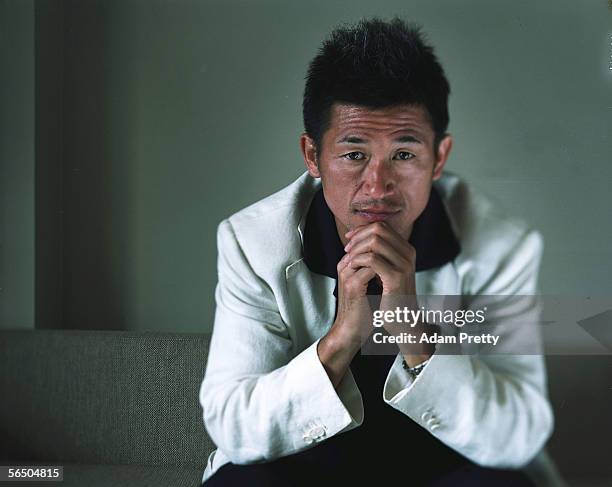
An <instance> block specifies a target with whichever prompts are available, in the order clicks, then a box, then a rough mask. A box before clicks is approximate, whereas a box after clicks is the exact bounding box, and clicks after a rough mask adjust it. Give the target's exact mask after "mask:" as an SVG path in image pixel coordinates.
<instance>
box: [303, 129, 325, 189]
mask: <svg viewBox="0 0 612 487" xmlns="http://www.w3.org/2000/svg"><path fill="white" fill-rule="evenodd" d="M300 148H301V149H302V155H303V156H304V164H306V168H307V169H308V172H309V173H310V175H311V176H312V177H313V178H320V177H321V172H320V171H319V164H318V162H317V149H316V148H315V143H314V140H312V139H311V138H310V137H309V136H308V135H307V134H305V133H304V134H302V135H301V137H300Z"/></svg>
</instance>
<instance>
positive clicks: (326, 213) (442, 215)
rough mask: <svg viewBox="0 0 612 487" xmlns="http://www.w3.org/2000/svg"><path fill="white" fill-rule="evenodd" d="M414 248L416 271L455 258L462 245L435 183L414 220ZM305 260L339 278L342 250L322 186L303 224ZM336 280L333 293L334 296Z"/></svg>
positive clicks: (319, 270) (317, 268) (371, 284)
mask: <svg viewBox="0 0 612 487" xmlns="http://www.w3.org/2000/svg"><path fill="white" fill-rule="evenodd" d="M408 241H409V242H410V244H411V245H412V246H413V247H414V248H415V250H416V272H419V271H425V270H429V269H434V268H437V267H441V266H443V265H444V264H446V263H448V262H451V261H452V260H454V259H455V258H456V257H457V255H458V254H459V252H460V251H461V247H460V245H459V241H458V240H457V237H456V236H455V234H454V232H453V229H452V227H451V223H450V219H449V217H448V215H447V213H446V209H445V208H444V203H443V202H442V198H441V197H440V195H439V194H438V191H437V190H436V188H435V186H432V188H431V191H430V193H429V200H428V201H427V205H426V206H425V209H424V210H423V212H422V213H421V215H420V216H419V217H418V218H417V219H416V220H415V222H414V225H413V228H412V233H411V235H410V238H409V240H408ZM303 245H304V262H305V264H306V266H307V267H308V268H309V269H310V270H311V271H312V272H315V273H317V274H322V275H324V276H328V277H332V278H334V279H336V281H337V280H338V272H337V270H336V266H337V265H338V262H339V261H340V259H341V258H342V256H343V255H344V254H345V252H344V247H343V245H342V242H341V240H340V237H339V235H338V230H337V229H336V222H335V220H334V215H333V213H332V212H331V210H330V209H329V206H327V203H326V201H325V198H324V196H323V188H322V187H321V188H319V189H318V190H317V192H316V193H315V195H314V197H313V199H312V202H311V204H310V208H309V209H308V214H307V216H306V224H305V228H304V242H303ZM374 283H375V281H374V280H372V281H371V282H370V286H369V287H368V293H370V291H373V293H376V292H375V291H376V286H375V284H374ZM337 290H338V284H337V282H336V289H335V290H334V296H336V297H337Z"/></svg>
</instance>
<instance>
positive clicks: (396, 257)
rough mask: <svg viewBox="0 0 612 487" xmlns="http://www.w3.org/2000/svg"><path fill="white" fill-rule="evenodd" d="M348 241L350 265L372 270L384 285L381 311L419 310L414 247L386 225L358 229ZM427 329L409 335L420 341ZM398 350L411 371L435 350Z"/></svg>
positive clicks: (397, 329)
mask: <svg viewBox="0 0 612 487" xmlns="http://www.w3.org/2000/svg"><path fill="white" fill-rule="evenodd" d="M346 237H347V238H348V239H349V242H348V244H347V245H346V247H345V251H346V252H347V254H346V255H345V257H346V256H348V259H349V264H348V265H349V266H350V267H352V268H353V269H355V271H356V272H359V271H361V270H363V269H366V268H369V269H372V270H373V271H374V272H375V273H376V275H377V276H378V278H379V279H380V281H381V282H382V287H383V292H382V297H381V301H380V307H379V309H380V310H382V311H386V310H395V309H396V308H397V307H400V308H403V307H408V308H413V309H417V308H418V303H417V300H416V281H415V269H416V250H415V249H414V247H413V246H412V245H411V244H410V243H409V242H408V241H407V240H406V239H405V238H402V236H401V235H399V234H398V233H397V232H396V231H395V230H394V229H393V228H391V227H390V226H389V225H388V224H387V223H385V222H376V223H370V224H368V225H365V226H362V227H358V228H355V229H353V230H351V231H350V232H348V233H347V234H346ZM425 327H426V325H425V324H419V325H417V326H415V327H414V328H411V329H410V332H411V333H413V334H415V336H417V337H420V336H421V333H423V332H424V331H425ZM384 328H385V330H387V332H388V333H389V334H391V335H399V334H400V333H401V332H402V331H406V329H407V328H406V327H405V326H402V325H397V324H385V325H384ZM398 346H399V349H400V351H401V352H402V354H403V355H404V358H405V360H406V362H407V363H408V365H409V366H411V367H413V366H415V365H417V364H419V363H421V362H423V361H425V360H426V359H427V358H429V357H430V356H431V355H432V353H433V347H432V346H430V345H428V344H423V345H420V344H412V345H411V344H401V345H398Z"/></svg>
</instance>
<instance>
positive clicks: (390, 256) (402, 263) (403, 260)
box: [349, 234, 414, 269]
mask: <svg viewBox="0 0 612 487" xmlns="http://www.w3.org/2000/svg"><path fill="white" fill-rule="evenodd" d="M408 245H409V244H408ZM368 252H372V253H374V254H377V255H380V256H381V257H384V258H385V259H386V260H387V261H389V262H390V263H391V264H392V265H393V266H395V267H396V268H397V269H409V268H411V267H413V265H412V262H413V260H414V259H413V256H412V252H411V249H410V248H408V247H406V248H404V249H402V252H399V251H398V250H397V249H396V248H395V247H394V246H393V245H391V244H390V243H389V242H388V241H387V240H385V239H384V238H382V237H380V236H379V235H377V234H372V235H370V236H369V237H366V238H364V239H362V240H360V241H359V242H357V243H356V244H355V245H354V246H353V247H351V249H350V252H349V255H350V260H353V259H354V258H355V257H356V256H357V255H359V254H364V253H368Z"/></svg>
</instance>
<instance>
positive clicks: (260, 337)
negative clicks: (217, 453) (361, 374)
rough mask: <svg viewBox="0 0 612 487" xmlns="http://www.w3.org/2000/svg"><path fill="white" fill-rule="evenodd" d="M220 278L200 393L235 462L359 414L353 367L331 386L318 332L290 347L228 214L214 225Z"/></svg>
mask: <svg viewBox="0 0 612 487" xmlns="http://www.w3.org/2000/svg"><path fill="white" fill-rule="evenodd" d="M217 246H218V284H217V287H216V290H215V300H216V311H215V319H214V327H213V333H212V337H211V343H210V348H209V356H208V361H207V366H206V371H205V375H204V379H203V381H202V384H201V386H200V392H199V400H200V405H201V406H202V408H203V419H204V424H205V426H206V429H207V431H208V433H209V435H210V437H211V438H212V440H213V441H214V442H215V444H216V445H217V447H218V448H219V449H220V450H221V451H222V452H223V453H224V454H225V455H226V456H227V457H228V458H229V459H230V460H231V461H232V463H236V464H245V463H254V462H259V461H267V460H270V459H274V458H278V457H281V456H285V455H289V454H292V453H295V452H298V451H300V450H304V449H306V448H309V447H310V446H314V445H315V444H316V443H317V442H319V441H323V440H325V439H327V438H329V437H331V436H333V435H335V434H336V433H339V432H342V431H345V430H349V429H352V428H354V427H356V426H358V425H360V424H361V423H362V421H363V404H362V401H361V395H360V393H359V390H358V388H357V386H356V384H355V381H354V379H353V377H352V375H351V374H347V375H346V376H345V377H344V379H343V380H342V382H341V383H340V384H339V386H338V388H337V389H335V388H334V386H333V384H332V383H331V381H330V380H329V377H328V375H327V372H326V371H325V369H324V368H323V365H322V364H321V362H320V360H319V357H318V354H317V345H318V340H317V341H316V342H315V343H313V344H312V345H310V346H309V347H307V348H306V349H305V350H302V351H299V353H298V352H297V351H295V350H294V347H293V343H292V340H291V338H290V335H289V333H288V330H287V327H286V325H285V323H284V322H283V320H282V318H281V316H280V313H279V310H278V305H277V302H276V299H275V296H274V293H273V291H272V289H271V288H270V286H269V285H268V284H267V283H266V282H265V281H264V280H263V279H261V278H260V277H259V276H258V275H257V274H256V273H255V271H254V270H253V268H252V267H251V265H250V263H249V261H248V260H247V257H246V256H245V254H244V252H243V250H242V248H241V246H240V245H239V241H238V239H237V238H236V234H235V232H234V229H233V227H232V224H231V222H230V221H229V220H224V221H223V222H221V224H220V225H219V228H218V231H217Z"/></svg>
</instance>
